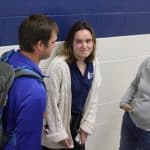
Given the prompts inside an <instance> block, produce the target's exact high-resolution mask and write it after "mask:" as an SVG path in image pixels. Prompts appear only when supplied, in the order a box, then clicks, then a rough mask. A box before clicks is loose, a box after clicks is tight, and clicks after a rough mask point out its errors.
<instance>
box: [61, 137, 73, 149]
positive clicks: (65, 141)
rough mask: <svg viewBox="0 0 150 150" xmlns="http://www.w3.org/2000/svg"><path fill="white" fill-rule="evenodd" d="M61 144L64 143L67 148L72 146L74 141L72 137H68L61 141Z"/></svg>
mask: <svg viewBox="0 0 150 150" xmlns="http://www.w3.org/2000/svg"><path fill="white" fill-rule="evenodd" d="M59 143H60V144H61V145H64V146H65V147H66V148H72V145H73V142H72V140H71V139H70V138H66V139H64V140H62V141H60V142H59Z"/></svg>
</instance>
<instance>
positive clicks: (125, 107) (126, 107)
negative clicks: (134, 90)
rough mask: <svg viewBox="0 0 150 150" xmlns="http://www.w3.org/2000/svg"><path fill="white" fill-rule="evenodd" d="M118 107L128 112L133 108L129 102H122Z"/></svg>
mask: <svg viewBox="0 0 150 150" xmlns="http://www.w3.org/2000/svg"><path fill="white" fill-rule="evenodd" d="M120 108H122V109H124V110H125V111H127V112H129V111H131V110H132V109H133V108H132V106H131V105H130V104H127V103H124V104H122V105H121V106H120Z"/></svg>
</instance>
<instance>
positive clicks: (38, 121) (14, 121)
mask: <svg viewBox="0 0 150 150" xmlns="http://www.w3.org/2000/svg"><path fill="white" fill-rule="evenodd" d="M9 63H10V64H12V65H13V66H14V67H18V66H26V67H27V68H29V69H32V70H33V71H36V72H37V73H38V74H39V75H42V73H41V70H40V69H39V67H38V66H37V65H36V64H35V63H34V62H32V61H31V60H30V59H28V58H27V57H25V56H23V55H22V54H21V53H20V52H19V51H17V52H16V53H15V54H14V55H12V57H11V58H10V60H9ZM45 107H46V91H45V87H44V85H43V84H42V82H41V81H39V80H38V79H36V78H34V77H33V78H32V77H25V76H23V77H19V78H16V79H15V80H14V82H13V85H12V87H11V89H10V92H9V95H8V102H7V105H6V107H5V110H4V128H5V129H4V131H5V132H6V133H8V134H9V135H11V134H12V132H14V130H15V134H16V138H15V139H16V146H13V144H12V140H10V141H9V143H8V144H7V145H6V146H5V147H4V149H3V150H41V132H42V126H43V113H44V112H45Z"/></svg>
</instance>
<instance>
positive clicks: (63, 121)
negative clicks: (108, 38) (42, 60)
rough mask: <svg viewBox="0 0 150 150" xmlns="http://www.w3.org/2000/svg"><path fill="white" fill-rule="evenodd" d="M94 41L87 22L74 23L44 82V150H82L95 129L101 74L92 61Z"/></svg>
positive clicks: (96, 64)
mask: <svg viewBox="0 0 150 150" xmlns="http://www.w3.org/2000/svg"><path fill="white" fill-rule="evenodd" d="M95 48H96V37H95V33H94V31H93V29H92V28H91V26H90V25H89V24H88V23H86V22H81V21H79V22H76V23H75V24H74V25H73V26H72V28H71V30H70V32H69V33H68V36H67V39H66V41H65V42H64V44H63V49H62V50H61V51H60V53H59V55H58V56H56V57H55V58H54V59H53V61H52V62H51V64H50V66H49V68H48V72H47V75H48V76H49V78H47V79H46V81H45V83H46V87H47V93H48V101H47V115H46V119H45V126H44V132H43V142H42V145H43V146H44V147H43V149H44V150H48V149H51V150H52V149H70V148H73V147H74V148H73V149H74V150H81V149H82V150H84V149H85V145H84V144H85V142H86V139H87V137H88V135H90V134H91V131H92V129H93V128H94V123H95V117H96V108H97V99H98V92H99V91H98V89H99V85H100V73H99V65H98V61H97V60H96V59H95Z"/></svg>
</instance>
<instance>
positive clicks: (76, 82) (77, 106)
mask: <svg viewBox="0 0 150 150" xmlns="http://www.w3.org/2000/svg"><path fill="white" fill-rule="evenodd" d="M69 68H70V73H71V90H72V112H73V113H76V114H82V112H83V109H84V104H85V102H86V98H87V96H88V93H89V90H90V88H91V85H92V81H93V64H92V63H87V66H86V70H85V74H84V76H83V75H82V74H81V72H80V70H79V69H78V67H77V65H76V63H72V64H69Z"/></svg>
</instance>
